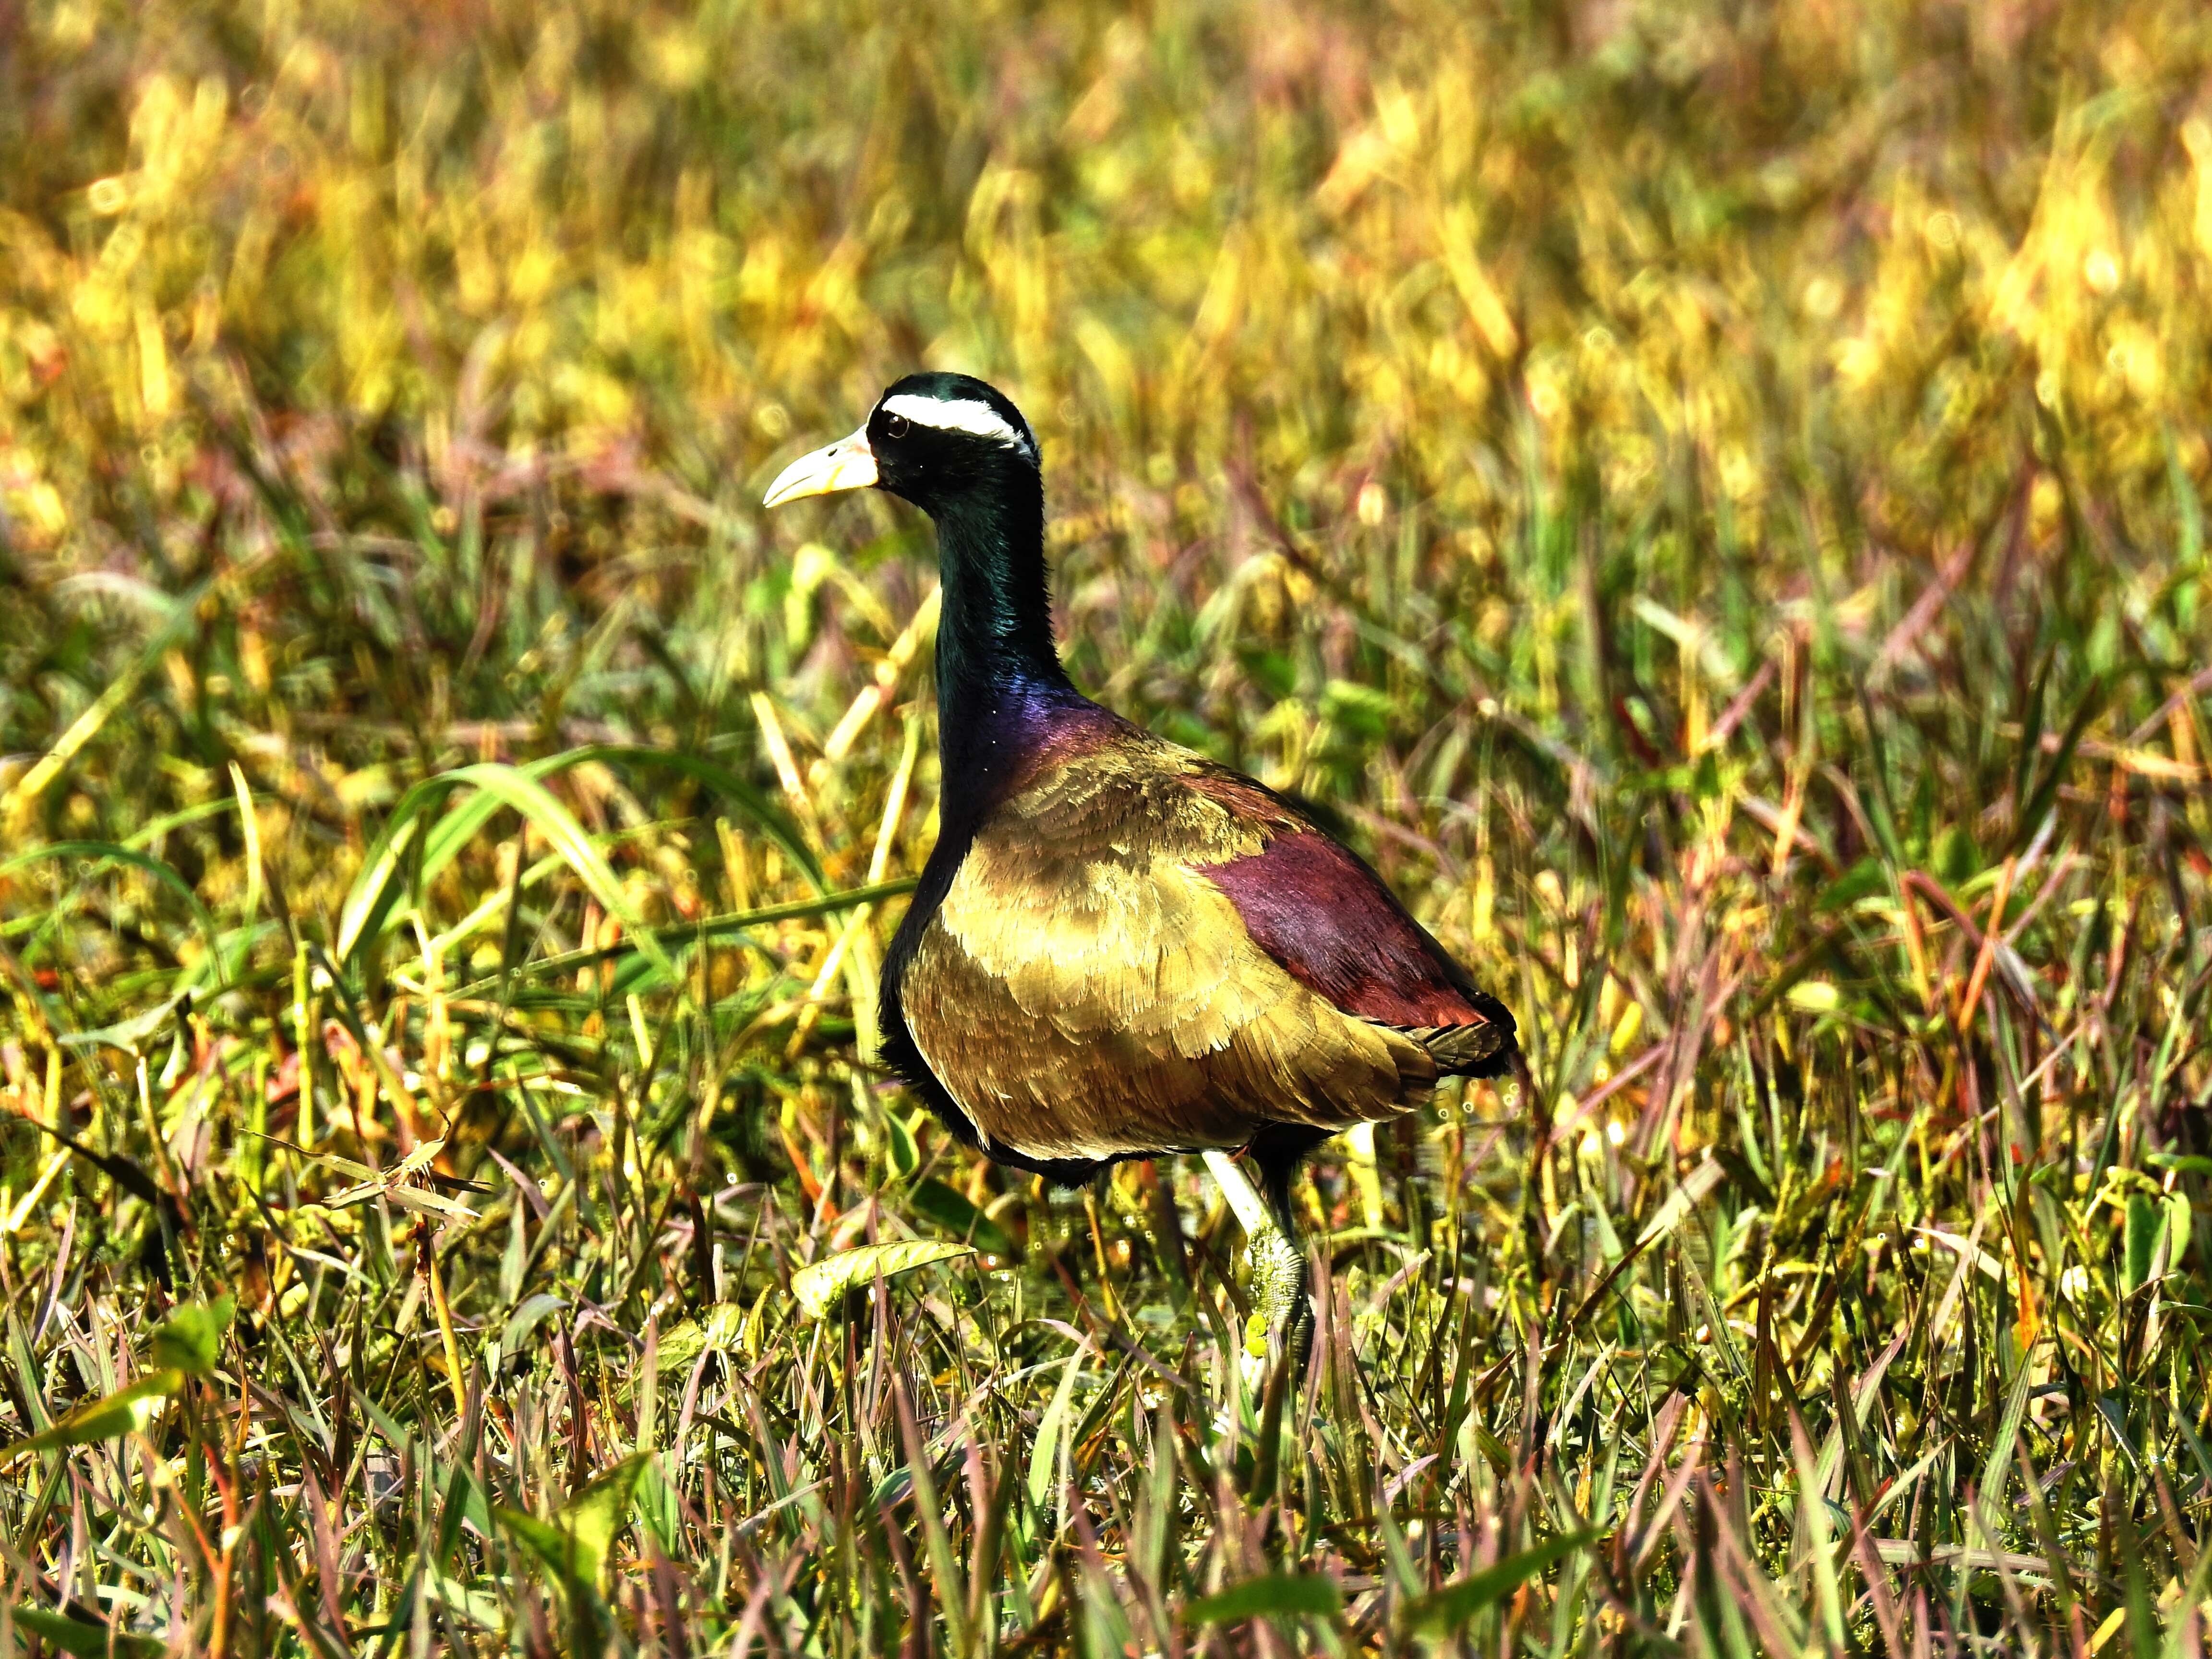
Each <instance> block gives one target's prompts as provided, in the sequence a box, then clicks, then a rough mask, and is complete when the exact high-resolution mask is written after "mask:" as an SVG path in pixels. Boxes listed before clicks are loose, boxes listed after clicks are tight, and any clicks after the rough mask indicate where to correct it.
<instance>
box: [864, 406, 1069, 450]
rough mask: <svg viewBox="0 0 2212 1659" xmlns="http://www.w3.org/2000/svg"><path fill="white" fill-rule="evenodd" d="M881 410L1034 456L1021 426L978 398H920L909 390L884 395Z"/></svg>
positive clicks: (921, 423)
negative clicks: (984, 439)
mask: <svg viewBox="0 0 2212 1659" xmlns="http://www.w3.org/2000/svg"><path fill="white" fill-rule="evenodd" d="M884 410H885V411H886V412H887V413H889V414H892V415H903V416H906V418H907V419H908V420H909V421H912V422H914V423H915V425H916V426H928V427H934V428H937V429H938V430H939V432H965V433H967V434H969V435H970V436H972V437H977V438H995V439H996V440H997V441H999V442H1000V443H1002V444H1005V445H1006V447H1008V448H1010V449H1018V450H1020V451H1021V452H1022V453H1023V454H1024V455H1026V456H1028V457H1029V458H1030V459H1031V460H1035V459H1036V450H1035V449H1034V448H1032V447H1030V441H1029V439H1028V438H1027V436H1025V435H1024V434H1023V432H1022V430H1021V428H1019V427H1017V426H1014V425H1012V423H1010V422H1008V421H1007V419H1006V416H1003V415H1001V414H1000V413H999V411H998V410H995V409H994V408H992V407H991V405H990V404H987V403H985V402H983V401H982V400H981V398H924V397H920V396H918V395H916V394H915V393H914V392H904V393H902V394H901V395H900V396H898V397H896V398H884Z"/></svg>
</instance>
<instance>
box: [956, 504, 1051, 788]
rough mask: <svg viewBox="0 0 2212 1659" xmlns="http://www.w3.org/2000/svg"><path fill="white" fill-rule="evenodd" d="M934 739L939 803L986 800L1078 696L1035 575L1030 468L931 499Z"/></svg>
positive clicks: (1038, 539) (1040, 573)
mask: <svg viewBox="0 0 2212 1659" xmlns="http://www.w3.org/2000/svg"><path fill="white" fill-rule="evenodd" d="M933 516H934V517H935V519H936V520H937V546H938V568H939V582H940V584H941V586H942V588H943V593H944V600H943V608H942V610H941V611H939V616H938V623H937V724H938V749H939V757H940V759H941V760H942V762H943V772H944V789H945V797H944V799H945V808H946V811H948V812H954V813H957V812H958V811H961V810H963V808H965V807H968V806H970V805H972V806H973V807H974V808H975V810H979V811H980V810H987V805H989V803H990V801H991V800H992V799H994V798H995V795H996V793H997V788H998V786H999V785H1000V783H1002V782H1003V781H1004V780H1005V779H1006V778H1007V777H1009V776H1011V775H1012V773H1013V772H1014V770H1015V769H1018V767H1019V766H1020V765H1021V764H1022V763H1023V762H1024V759H1025V758H1026V757H1027V756H1028V754H1029V752H1030V750H1031V749H1032V748H1033V747H1034V746H1035V744H1036V742H1037V741H1039V740H1040V739H1041V738H1042V736H1043V734H1044V733H1045V732H1046V731H1047V730H1048V727H1049V725H1050V721H1051V716H1052V711H1053V710H1054V709H1055V708H1065V707H1067V706H1071V705H1080V704H1082V703H1084V702H1085V698H1084V697H1083V696H1081V695H1080V694H1079V693H1078V692H1077V690H1075V688H1074V686H1073V684H1071V683H1070V682H1069V680H1068V678H1067V673H1066V670H1064V669H1063V668H1061V666H1060V653H1059V652H1058V650H1057V649H1055V648H1054V645H1053V638H1052V600H1051V598H1050V596H1049V594H1048V591H1047V588H1046V585H1045V566H1044V500H1043V491H1042V487H1041V486H1040V485H1039V483H1037V481H1036V477H1034V476H1033V475H1032V476H1030V477H1025V478H1020V479H1009V480H1007V481H1006V487H1005V488H1000V489H993V490H991V491H989V492H988V493H987V494H986V493H984V492H981V491H978V492H975V493H974V494H972V495H965V496H963V498H962V499H960V500H958V501H953V502H950V503H945V504H941V505H940V506H939V508H938V510H937V512H936V513H934V514H933Z"/></svg>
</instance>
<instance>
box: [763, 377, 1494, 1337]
mask: <svg viewBox="0 0 2212 1659" xmlns="http://www.w3.org/2000/svg"><path fill="white" fill-rule="evenodd" d="M871 488H872V489H878V490H882V491H884V492H886V493H888V494H890V495H894V496H896V497H898V498H899V499H901V500H902V501H906V502H908V503H909V504H911V505H912V506H914V507H918V508H920V509H921V511H922V512H923V513H926V514H927V515H928V517H929V518H930V519H931V520H933V521H934V523H935V526H936V531H937V550H938V569H939V598H940V610H939V620H938V629H937V652H936V681H937V686H936V690H937V719H938V747H939V760H940V763H941V765H940V784H939V817H938V836H937V841H936V843H935V845H934V846H933V848H932V849H931V851H930V853H929V854H928V857H927V860H926V862H925V863H924V866H923V868H922V872H921V879H920V882H919V884H918V885H917V887H916V889H915V895H914V898H913V901H912V902H911V905H910V907H909V908H908V911H907V913H906V915H905V916H904V918H903V919H902V921H901V923H900V926H899V927H898V929H897V930H896V933H895V935H894V937H893V939H892V941H891V945H890V949H889V951H887V952H886V953H885V955H884V965H883V970H882V973H883V978H882V986H881V992H880V995H879V997H878V1008H879V1012H880V1020H881V1033H880V1041H879V1047H878V1052H879V1054H880V1056H881V1058H882V1060H883V1061H884V1064H885V1066H887V1068H888V1069H889V1070H890V1071H891V1072H893V1073H896V1075H897V1076H898V1077H899V1078H901V1079H902V1080H903V1081H904V1082H905V1083H906V1085H908V1087H909V1088H910V1089H911V1090H912V1091H914V1092H915V1094H916V1095H917V1096H918V1097H920V1099H921V1102H922V1103H923V1104H924V1105H926V1106H927V1108H928V1109H929V1110H930V1111H931V1113H932V1114H933V1115H934V1116H935V1117H936V1118H937V1119H938V1120H939V1121H940V1122H941V1123H942V1124H943V1125H944V1126H945V1128H946V1129H947V1130H948V1131H949V1132H950V1133H951V1134H952V1135H953V1136H955V1137H956V1138H957V1139H959V1140H961V1141H962V1142H964V1143H965V1144H966V1145H968V1146H971V1147H974V1148H975V1149H976V1150H977V1151H979V1152H981V1153H983V1154H984V1155H985V1156H986V1157H987V1158H991V1159H993V1160H994V1161H996V1162H997V1163H999V1164H1004V1165H1007V1166H1011V1167H1012V1168H1014V1169H1018V1170H1027V1171H1031V1172H1033V1173H1035V1174H1036V1175H1039V1176H1043V1177H1044V1178H1045V1179H1046V1180H1047V1181H1048V1182H1053V1183H1054V1184H1057V1185H1062V1186H1077V1185H1080V1184H1083V1183H1085V1182H1088V1181H1090V1180H1091V1179H1092V1178H1093V1177H1094V1176H1097V1175H1098V1174H1099V1173H1100V1172H1101V1171H1103V1170H1105V1169H1107V1168H1108V1167H1109V1166H1110V1165H1112V1164H1116V1163H1119V1162H1121V1161H1122V1160H1124V1159H1130V1158H1158V1157H1162V1156H1165V1155H1168V1154H1173V1153H1189V1152H1195V1153H1200V1154H1202V1155H1203V1156H1204V1157H1205V1158H1206V1164H1207V1166H1208V1168H1209V1169H1210V1170H1212V1173H1213V1175H1214V1176H1215V1178H1216V1180H1217V1182H1218V1184H1220V1185H1221V1186H1222V1187H1223V1188H1224V1192H1225V1196H1226V1197H1227V1198H1228V1200H1230V1202H1231V1206H1233V1207H1234V1208H1235V1209H1236V1211H1237V1218H1238V1220H1239V1222H1240V1223H1241V1224H1242V1225H1243V1227H1244V1230H1245V1234H1246V1240H1247V1245H1246V1248H1247V1252H1248V1257H1249V1264H1250V1267H1249V1271H1250V1274H1251V1280H1252V1284H1253V1286H1254V1291H1255V1295H1254V1298H1253V1299H1254V1303H1255V1310H1254V1312H1253V1314H1252V1322H1251V1325H1250V1326H1249V1328H1248V1332H1247V1340H1248V1345H1250V1344H1255V1343H1257V1342H1258V1341H1259V1340H1261V1332H1262V1331H1263V1330H1264V1331H1268V1332H1273V1333H1276V1334H1278V1335H1280V1336H1282V1337H1284V1338H1285V1340H1287V1325H1288V1323H1289V1322H1291V1321H1293V1320H1295V1319H1297V1318H1298V1317H1300V1316H1304V1315H1306V1314H1308V1313H1309V1311H1310V1310H1309V1307H1308V1304H1307V1300H1306V1296H1307V1291H1306V1264H1305V1255H1304V1250H1303V1249H1300V1248H1298V1246H1297V1244H1296V1243H1294V1242H1293V1241H1295V1240H1296V1239H1297V1237H1298V1231H1297V1218H1296V1212H1295V1209H1294V1206H1293V1203H1292V1197H1291V1194H1292V1186H1293V1182H1294V1181H1295V1179H1296V1176H1297V1170H1298V1167H1299V1164H1300V1163H1301V1162H1302V1161H1303V1159H1304V1158H1305V1157H1306V1156H1307V1155H1308V1154H1309V1153H1310V1152H1312V1151H1313V1150H1314V1149H1315V1148H1316V1147H1317V1146H1320V1145H1321V1143H1322V1142H1323V1141H1325V1140H1326V1139H1328V1138H1329V1137H1330V1136H1331V1135H1334V1134H1335V1133H1338V1132H1339V1131H1340V1130H1344V1129H1348V1128H1351V1127H1353V1126H1355V1125H1358V1124H1360V1123H1366V1122H1377V1121H1386V1120H1389V1119H1393V1118H1396V1117H1399V1116H1401V1115H1405V1114H1407V1113H1408V1112H1412V1111H1414V1110H1416V1109H1419V1106H1420V1105H1421V1103H1423V1102H1424V1101H1425V1100H1426V1099H1427V1098H1428V1097H1429V1096H1430V1095H1431V1092H1432V1091H1433V1090H1434V1089H1435V1087H1436V1085H1437V1081H1438V1080H1439V1079H1442V1078H1444V1077H1449V1076H1462V1077H1475V1078H1495V1077H1500V1076H1503V1075H1504V1074H1505V1073H1507V1072H1509V1071H1510V1070H1511V1069H1512V1067H1513V1066H1514V1065H1515V1063H1516V1056H1517V1052H1518V1051H1517V1048H1516V1041H1515V1025H1514V1019H1513V1016H1512V1014H1511V1013H1510V1012H1508V1011H1507V1010H1506V1008H1505V1006H1504V1005H1503V1004H1502V1003H1500V1002H1499V1001H1498V1000H1497V999H1495V998H1494V997H1492V996H1490V995H1488V994H1486V993H1484V992H1483V991H1481V990H1480V989H1478V988H1477V987H1476V986H1475V984H1474V981H1473V980H1472V979H1471V978H1470V977H1469V975H1468V972H1467V970H1466V969H1464V968H1462V966H1461V965H1460V963H1458V962H1456V961H1455V959H1454V958H1453V957H1451V955H1450V954H1449V952H1448V951H1445V949H1444V948H1443V945H1440V944H1438V943H1437V940H1436V939H1435V938H1434V937H1433V936H1432V935H1431V933H1429V932H1428V930H1427V929H1425V927H1422V926H1421V925H1420V923H1419V922H1418V921H1415V920H1414V919H1413V916H1412V915H1410V914H1409V913H1408V912H1407V909H1406V908H1405V906H1404V905H1403V904H1401V902H1399V901H1398V899H1397V897H1396V896H1395V895H1394V894H1393V893H1392V892H1391V890H1390V889H1389V887H1388V886H1387V885H1386V884H1384V883H1383V878H1381V877H1380V876H1378V875H1377V874H1376V872H1375V871H1374V870H1373V869H1372V868H1371V867H1370V866H1369V865H1368V864H1367V863H1366V862H1365V861H1364V860H1362V859H1361V858H1360V857H1359V856H1358V854H1356V853H1354V852H1352V850H1351V849H1350V848H1347V847H1346V846H1345V845H1343V843H1342V842H1340V841H1338V840H1337V839H1336V838H1335V837H1334V836H1332V835H1331V834H1330V833H1329V832H1328V830H1327V829H1324V828H1323V827H1322V823H1320V822H1319V821H1317V818H1316V814H1315V812H1314V811H1312V810H1311V809H1310V808H1308V807H1307V806H1305V805H1302V804H1301V803H1299V802H1297V801H1296V800H1293V799H1290V798H1289V797H1287V796H1285V795H1284V794H1281V793H1278V792H1276V791H1274V790H1272V789H1269V788H1267V787H1266V786H1264V785H1262V784H1261V783H1260V782H1258V781H1256V780H1255V779H1253V778H1250V777H1248V776H1246V775H1243V774H1242V773H1240V772H1237V771H1234V770H1232V769H1230V768H1228V767H1226V766H1224V765H1221V764H1219V763H1217V762H1215V761H1213V760H1211V759H1209V758H1207V757H1204V756H1202V755H1200V754H1197V753H1195V752H1194V751H1193V750H1189V749H1186V748H1183V747H1181V746H1179V745H1177V744H1173V743H1170V742H1169V741H1168V740H1166V739H1165V738H1161V737H1158V736H1157V735H1155V734H1154V733H1152V732H1150V731H1148V730H1146V728H1145V727H1143V726H1139V725H1137V724H1135V723H1133V722H1132V721H1130V720H1127V719H1124V718H1123V717H1122V716H1121V715H1120V714H1115V713H1114V712H1113V711H1111V710H1110V709H1108V708H1104V707H1102V706H1101V705H1100V704H1098V703H1097V702H1093V701H1092V700H1091V698H1089V697H1087V696H1084V695H1083V693H1082V692H1080V691H1079V690H1077V689H1076V686H1075V684H1074V683H1073V681H1072V680H1071V679H1070V678H1069V677H1068V674H1067V671H1066V668H1065V667H1064V666H1063V665H1062V664H1061V661H1060V652H1059V649H1058V647H1057V645H1056V643H1055V641H1054V629H1053V618H1052V605H1051V599H1050V593H1049V588H1048V575H1047V570H1046V560H1045V513H1044V483H1043V474H1042V457H1041V452H1040V450H1039V447H1038V444H1037V440H1036V434H1035V433H1034V432H1033V431H1032V430H1031V429H1030V424H1029V422H1027V421H1026V420H1024V418H1023V416H1022V415H1021V412H1020V410H1018V409H1017V408H1016V407H1015V406H1014V404H1012V401H1010V400H1009V399H1008V398H1006V396H1005V394H1004V393H1002V392H1000V391H998V390H997V389H996V388H995V387H994V386H989V385H987V383H985V382H984V381H982V380H977V379H975V378H973V377H972V376H969V375H965V374H950V373H922V374H909V375H908V376H906V377H905V378H904V379H902V380H899V381H897V382H896V384H894V385H892V386H890V387H889V388H887V389H886V390H885V391H884V393H883V395H882V396H881V397H880V398H878V399H877V401H876V404H875V406H874V407H873V408H872V410H870V411H869V413H868V416H867V419H866V421H864V422H862V423H861V424H860V428H858V429H857V430H855V431H854V432H853V433H852V434H851V435H848V436H847V437H844V438H842V439H840V440H838V441H836V442H835V443H831V444H828V445H825V446H824V447H821V448H819V449H817V450H815V451H813V452H812V453H809V454H806V455H804V456H801V457H800V458H799V459H797V460H795V461H793V463H792V464H791V465H789V466H787V467H786V468H785V469H784V470H783V471H782V472H781V474H779V475H778V476H777V477H776V479H775V482H774V483H773V484H771V485H770V486H769V491H768V494H767V496H766V498H765V501H764V506H766V507H771V508H773V507H781V506H782V505H784V504H785V503H787V502H789V501H798V500H800V499H802V498H804V497H808V496H815V495H829V494H833V493H836V492H841V491H846V490H854V489H871ZM1240 1161H1241V1162H1242V1163H1243V1164H1249V1167H1250V1168H1251V1169H1252V1170H1254V1171H1255V1173H1256V1175H1257V1176H1258V1178H1259V1179H1258V1191H1257V1193H1256V1194H1255V1190H1254V1188H1253V1186H1252V1184H1251V1183H1249V1182H1247V1181H1246V1180H1245V1178H1244V1176H1243V1169H1242V1168H1241V1167H1240ZM1309 1328H1310V1325H1309ZM1256 1351H1257V1350H1256V1348H1255V1352H1256Z"/></svg>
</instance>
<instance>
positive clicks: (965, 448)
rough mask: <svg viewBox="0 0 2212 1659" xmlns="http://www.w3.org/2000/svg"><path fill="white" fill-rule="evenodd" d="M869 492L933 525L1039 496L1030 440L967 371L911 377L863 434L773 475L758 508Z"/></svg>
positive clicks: (1009, 407) (875, 412)
mask: <svg viewBox="0 0 2212 1659" xmlns="http://www.w3.org/2000/svg"><path fill="white" fill-rule="evenodd" d="M871 485H872V486H873V487H874V488H876V489H888V490H889V491H890V493H891V494H892V495H897V496H900V497H902V499H904V500H906V501H912V502H913V503H914V504H915V506H916V507H920V508H921V509H922V511H924V512H925V513H928V514H929V515H930V516H931V517H933V518H941V517H942V516H943V514H944V513H945V512H946V511H948V510H955V511H957V509H958V508H959V507H962V506H963V505H964V504H966V503H967V502H969V501H973V500H975V499H976V498H978V497H987V496H1005V495H1010V494H1011V495H1016V496H1029V497H1030V498H1032V499H1034V498H1035V497H1036V494H1037V492H1038V490H1039V484H1038V473H1037V441H1036V434H1035V433H1033V432H1031V431H1030V424H1029V422H1027V421H1025V420H1024V419H1023V418H1022V412H1021V410H1018V409H1016V408H1015V407H1014V406H1013V404H1012V403H1011V402H1010V401H1009V400H1008V399H1007V398H1006V395H1005V394H1004V393H1003V392H1000V391H998V390H997V389H996V388H995V387H993V386H986V385H985V384H984V383H983V382H982V381H981V380H976V379H975V378H974V377H973V376H972V375H967V374H909V375H908V376H907V377H906V379H904V380H901V381H899V382H898V383H897V384H896V386H891V387H890V389H889V390H887V391H886V392H884V395H883V396H882V397H880V398H878V399H876V406H875V408H873V409H872V410H869V411H868V418H867V419H866V421H864V422H861V424H860V430H859V431H857V432H854V434H852V435H851V436H849V437H845V438H841V439H839V440H838V441H836V443H834V444H829V445H827V446H826V447H823V448H821V449H817V450H816V451H815V452H814V453H812V454H811V455H802V456H800V457H799V459H797V460H795V461H793V463H792V464H791V465H789V466H787V467H786V468H784V470H783V471H781V472H780V473H778V474H777V475H776V480H775V483H772V484H770V485H769V491H768V496H767V499H766V501H765V502H764V505H766V506H769V507H781V505H783V503H784V502H786V501H797V500H798V499H799V497H800V496H802V495H829V494H830V493H832V492H833V491H836V490H841V489H866V488H867V487H869V486H871Z"/></svg>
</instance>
